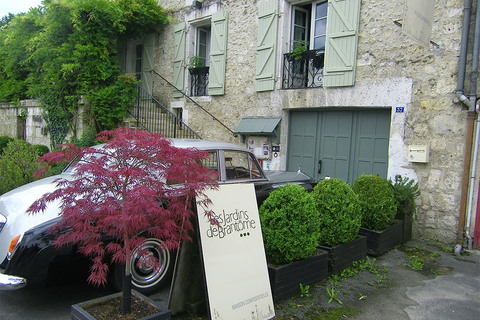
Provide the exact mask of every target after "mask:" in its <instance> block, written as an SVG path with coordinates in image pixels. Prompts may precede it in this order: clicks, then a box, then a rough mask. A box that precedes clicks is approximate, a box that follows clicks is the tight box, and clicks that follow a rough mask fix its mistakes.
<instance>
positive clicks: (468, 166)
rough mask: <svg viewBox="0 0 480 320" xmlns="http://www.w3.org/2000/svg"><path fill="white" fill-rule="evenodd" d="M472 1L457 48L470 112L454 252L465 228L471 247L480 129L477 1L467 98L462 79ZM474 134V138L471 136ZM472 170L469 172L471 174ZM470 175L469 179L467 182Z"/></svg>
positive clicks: (464, 100)
mask: <svg viewBox="0 0 480 320" xmlns="http://www.w3.org/2000/svg"><path fill="white" fill-rule="evenodd" d="M471 3H472V1H471V0H465V7H464V19H463V21H464V25H463V32H462V43H461V48H460V59H459V76H458V82H457V90H456V96H457V98H458V99H459V100H460V101H461V102H462V103H463V104H465V105H466V106H467V107H468V109H469V111H468V112H467V132H466V143H465V148H466V149H465V159H464V160H465V161H464V170H463V176H462V191H461V199H460V214H459V219H458V231H457V245H456V246H455V254H460V252H461V250H462V245H463V235H464V231H465V229H466V237H467V239H468V245H469V248H471V243H472V238H471V236H470V234H469V228H470V220H471V211H472V206H473V193H472V192H473V186H474V183H475V169H476V163H477V159H478V139H479V135H480V132H479V130H478V124H477V133H476V134H474V126H475V119H476V118H477V114H476V110H475V105H476V99H477V97H476V90H477V77H478V54H479V38H480V37H479V35H480V21H479V20H480V8H479V6H478V4H477V12H476V21H475V33H474V49H473V61H472V72H471V89H470V93H471V94H470V99H469V98H467V97H466V96H465V95H464V93H463V88H464V82H465V69H466V57H467V45H468V33H469V25H470V14H471ZM474 135H475V139H474ZM473 141H475V151H474V159H473V164H472V163H471V160H472V146H473ZM470 172H471V173H470ZM469 176H470V181H469ZM468 190H470V197H468V196H467V192H468ZM468 199H470V201H469V207H468V217H467V227H466V228H465V212H466V211H467V208H466V207H467V200H468Z"/></svg>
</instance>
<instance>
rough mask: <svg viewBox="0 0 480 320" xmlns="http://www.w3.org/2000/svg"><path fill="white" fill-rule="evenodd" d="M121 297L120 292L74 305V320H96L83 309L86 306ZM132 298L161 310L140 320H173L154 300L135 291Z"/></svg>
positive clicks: (168, 312) (167, 311)
mask: <svg viewBox="0 0 480 320" xmlns="http://www.w3.org/2000/svg"><path fill="white" fill-rule="evenodd" d="M121 296H122V293H121V292H118V293H114V294H110V295H108V296H104V297H100V298H97V299H92V300H89V301H85V302H81V303H77V304H74V305H72V308H71V315H72V320H95V319H96V318H95V317H94V316H92V315H91V314H90V313H88V312H87V311H85V310H84V309H83V307H84V306H87V305H91V304H95V303H102V302H105V301H107V300H110V299H113V298H116V297H121ZM132 296H136V297H138V298H141V299H143V300H144V301H146V302H147V303H149V304H150V305H152V306H154V307H156V308H157V309H158V310H159V311H158V312H157V313H153V314H151V315H149V316H146V317H143V318H140V319H138V320H168V319H171V315H170V311H169V310H168V309H167V308H166V307H164V306H162V305H161V304H159V303H158V302H155V301H153V300H152V299H150V298H148V297H146V296H144V295H143V294H141V293H139V292H137V291H135V290H132Z"/></svg>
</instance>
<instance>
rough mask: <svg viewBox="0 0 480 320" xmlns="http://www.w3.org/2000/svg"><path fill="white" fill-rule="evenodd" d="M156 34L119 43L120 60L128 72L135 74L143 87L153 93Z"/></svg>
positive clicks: (123, 68)
mask: <svg viewBox="0 0 480 320" xmlns="http://www.w3.org/2000/svg"><path fill="white" fill-rule="evenodd" d="M154 52H155V36H154V34H148V35H146V36H144V37H143V38H141V39H127V40H125V41H123V42H120V43H119V62H120V67H121V69H122V70H123V71H124V72H126V73H132V74H135V77H136V78H137V80H139V81H141V86H142V88H143V89H144V90H145V91H147V92H148V93H149V94H151V93H152V86H153V79H152V74H151V73H150V70H152V69H153V66H154Z"/></svg>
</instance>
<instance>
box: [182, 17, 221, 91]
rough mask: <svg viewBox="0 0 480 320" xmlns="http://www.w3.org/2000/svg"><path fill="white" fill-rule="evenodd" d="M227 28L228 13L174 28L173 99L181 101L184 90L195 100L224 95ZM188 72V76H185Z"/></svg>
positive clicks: (184, 23)
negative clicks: (196, 97) (186, 70)
mask: <svg viewBox="0 0 480 320" xmlns="http://www.w3.org/2000/svg"><path fill="white" fill-rule="evenodd" d="M227 26H228V13H227V12H225V11H219V12H215V13H213V14H212V15H211V16H208V17H204V18H202V21H195V23H192V24H187V23H186V22H181V23H179V24H177V25H176V26H175V32H174V43H175V47H174V58H173V84H174V86H175V88H174V91H173V96H174V97H176V98H181V97H182V96H183V93H182V92H183V90H184V89H186V88H185V87H187V88H188V89H189V91H190V92H189V95H192V96H205V95H210V96H214V95H223V94H225V63H226V56H227ZM187 30H188V36H187ZM187 38H188V41H187ZM187 42H188V51H187ZM190 44H193V46H191V45H190ZM187 52H188V53H187ZM187 68H188V72H185V69H187ZM186 75H188V78H186ZM185 84H187V85H186V86H185ZM179 90H181V91H182V92H180V91H179Z"/></svg>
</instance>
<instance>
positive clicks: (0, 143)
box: [0, 136, 14, 155]
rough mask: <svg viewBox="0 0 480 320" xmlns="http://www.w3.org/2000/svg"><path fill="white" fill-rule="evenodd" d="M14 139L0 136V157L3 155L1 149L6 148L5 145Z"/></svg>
mask: <svg viewBox="0 0 480 320" xmlns="http://www.w3.org/2000/svg"><path fill="white" fill-rule="evenodd" d="M13 140H14V139H13V138H10V137H7V136H0V155H2V154H3V149H5V148H6V147H7V144H9V143H10V142H12V141H13Z"/></svg>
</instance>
